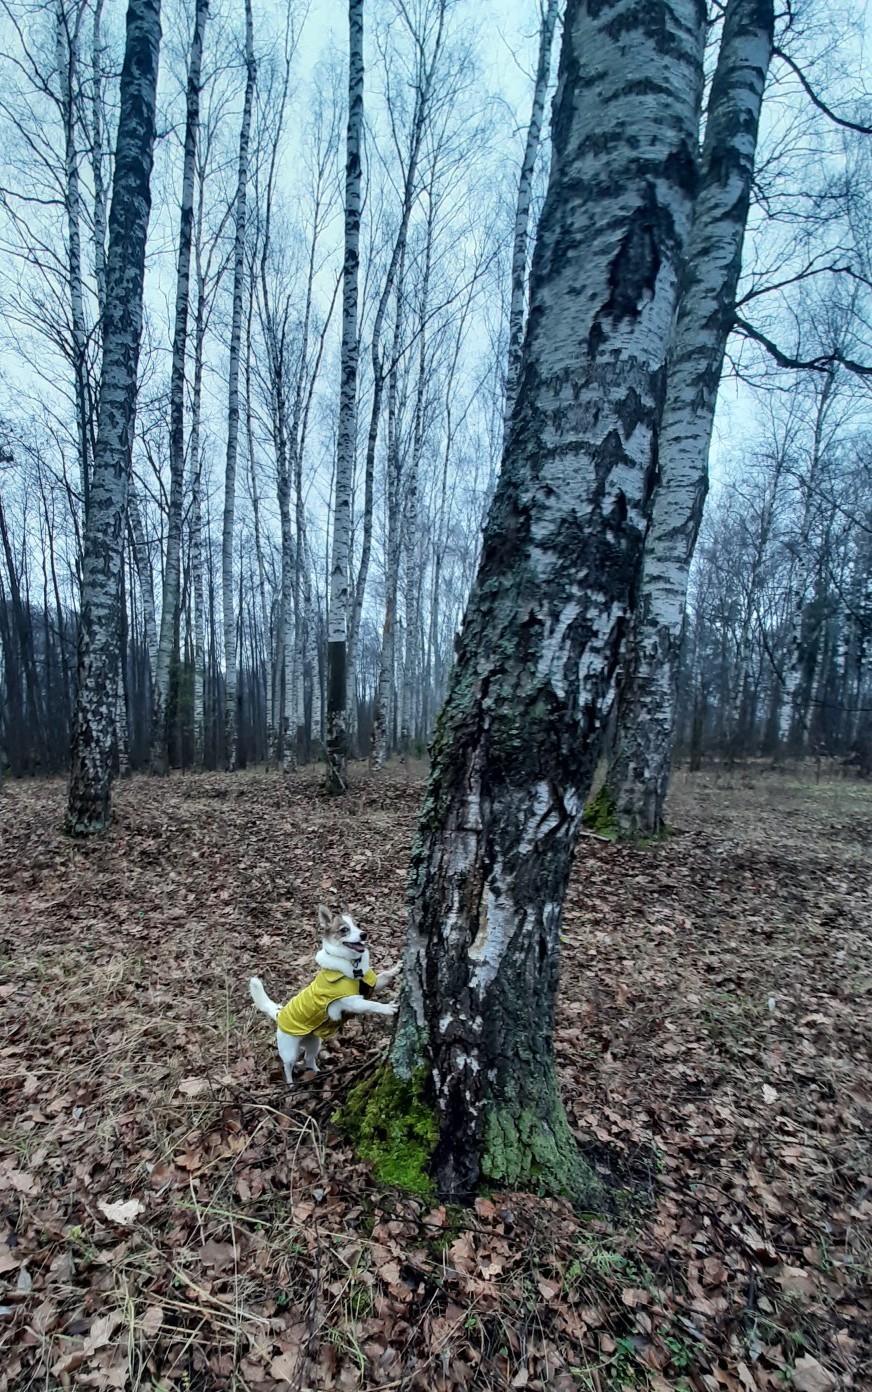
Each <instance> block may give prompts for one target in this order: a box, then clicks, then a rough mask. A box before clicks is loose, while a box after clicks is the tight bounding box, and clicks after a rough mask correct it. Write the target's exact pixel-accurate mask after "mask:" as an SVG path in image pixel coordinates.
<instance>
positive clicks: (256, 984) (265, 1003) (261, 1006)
mask: <svg viewBox="0 0 872 1392" xmlns="http://www.w3.org/2000/svg"><path fill="white" fill-rule="evenodd" d="M248 989H249V991H250V992H251V999H252V1000H253V1001H254V1003H255V1005H256V1006H257V1008H258V1010H262V1011H263V1013H264V1015H268V1016H269V1017H270V1019H271V1020H276V1019H278V1013H279V1010H280V1009H281V1006H279V1005H276V1003H275V1001H273V1000H270V998H269V996H268V995H267V993H266V991H265V990H264V989H263V982H262V981H261V979H260V977H259V976H253V977H252V978H251V980H250V981H249V983H248Z"/></svg>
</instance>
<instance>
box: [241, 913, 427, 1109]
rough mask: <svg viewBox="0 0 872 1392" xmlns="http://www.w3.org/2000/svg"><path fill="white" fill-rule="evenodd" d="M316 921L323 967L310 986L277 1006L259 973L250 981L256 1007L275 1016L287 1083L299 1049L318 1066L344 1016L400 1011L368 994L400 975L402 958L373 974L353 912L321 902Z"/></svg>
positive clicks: (290, 1082) (309, 1062) (291, 1082)
mask: <svg viewBox="0 0 872 1392" xmlns="http://www.w3.org/2000/svg"><path fill="white" fill-rule="evenodd" d="M318 923H319V926H320V928H321V932H322V934H323V937H322V939H321V949H320V951H319V952H318V953H316V955H315V962H316V964H317V965H318V967H320V971H319V972H318V975H317V976H316V977H315V979H314V981H313V982H311V984H310V985H309V986H306V987H304V989H303V990H302V991H299V992H298V993H297V995H296V996H294V997H293V998H292V999H291V1000H289V1001H288V1002H287V1004H286V1005H282V1006H279V1005H276V1003H275V1001H272V1000H270V998H269V996H268V995H267V993H266V991H265V990H264V987H263V982H262V981H261V979H260V977H258V976H253V977H252V978H251V980H250V981H249V983H248V989H249V991H250V992H251V999H252V1000H253V1001H254V1003H255V1005H256V1006H257V1008H258V1010H262V1011H263V1013H264V1015H268V1016H269V1017H270V1019H271V1020H275V1022H276V1044H277V1045H278V1050H279V1057H280V1058H281V1061H282V1063H283V1065H284V1069H285V1078H286V1079H287V1083H288V1087H293V1085H294V1064H295V1063H296V1062H297V1059H298V1058H299V1057H300V1050H301V1049H302V1050H303V1052H304V1056H305V1062H306V1067H307V1068H311V1069H312V1071H313V1072H314V1073H317V1072H318V1062H317V1060H318V1051H319V1049H320V1048H321V1040H322V1039H330V1038H331V1037H332V1036H333V1035H334V1034H336V1033H337V1031H338V1030H339V1029H340V1027H341V1025H342V1019H343V1016H345V1015H395V1014H396V1013H397V1007H396V1006H395V1005H382V1004H381V1003H380V1002H379V1001H374V1000H371V999H370V997H371V996H372V994H373V992H375V991H379V990H381V988H382V987H383V986H384V985H386V984H387V982H388V981H391V980H392V979H393V978H394V977H395V976H396V975H397V973H398V971H399V970H400V966H399V964H398V965H397V966H395V967H391V969H390V971H384V972H379V974H378V975H376V974H375V972H374V971H373V970H372V968H371V967H370V964H369V949H368V948H367V945H366V933H363V932H361V930H360V929H359V928H358V926H357V924H356V923H355V921H354V919H353V918H352V917H351V914H347V913H343V914H337V913H332V912H331V911H330V909H328V908H326V907H325V905H324V904H319V905H318Z"/></svg>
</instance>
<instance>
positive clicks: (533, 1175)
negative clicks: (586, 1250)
mask: <svg viewBox="0 0 872 1392" xmlns="http://www.w3.org/2000/svg"><path fill="white" fill-rule="evenodd" d="M548 1110H549V1112H550V1115H549V1116H548V1118H547V1120H546V1119H543V1118H542V1117H541V1116H539V1115H537V1114H536V1113H535V1112H532V1111H529V1110H527V1109H521V1110H520V1111H519V1112H517V1113H516V1112H515V1111H514V1110H513V1109H512V1108H510V1107H506V1106H503V1107H498V1106H494V1107H491V1108H489V1110H488V1113H487V1118H486V1121H485V1143H484V1151H483V1154H482V1159H481V1169H482V1176H483V1178H484V1181H485V1182H486V1183H487V1184H488V1185H490V1186H492V1187H495V1188H501V1189H528V1190H532V1191H533V1192H535V1193H538V1194H544V1195H547V1196H549V1197H556V1196H561V1197H563V1198H567V1199H571V1200H572V1202H573V1203H574V1204H576V1205H578V1206H579V1207H581V1208H584V1209H587V1210H589V1211H596V1212H602V1211H604V1209H605V1196H604V1192H603V1187H602V1184H601V1182H600V1180H599V1179H598V1178H597V1176H596V1174H595V1173H594V1171H593V1169H592V1168H591V1166H590V1165H589V1164H588V1162H587V1161H586V1160H585V1159H584V1156H583V1155H582V1154H581V1151H580V1150H579V1148H578V1143H577V1141H576V1139H575V1137H574V1136H573V1134H572V1132H571V1131H570V1129H569V1123H568V1121H567V1120H566V1113H565V1112H564V1110H563V1103H562V1102H561V1101H560V1098H559V1097H558V1096H557V1094H556V1092H555V1094H554V1096H553V1097H552V1098H551V1099H550V1105H549V1108H548Z"/></svg>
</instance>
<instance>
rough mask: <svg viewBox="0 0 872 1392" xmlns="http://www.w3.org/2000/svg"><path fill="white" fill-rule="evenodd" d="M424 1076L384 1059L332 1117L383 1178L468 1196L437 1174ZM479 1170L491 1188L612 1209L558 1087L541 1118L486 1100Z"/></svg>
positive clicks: (426, 1192)
mask: <svg viewBox="0 0 872 1392" xmlns="http://www.w3.org/2000/svg"><path fill="white" fill-rule="evenodd" d="M427 1079H428V1070H427V1069H426V1067H421V1068H419V1069H418V1070H417V1071H416V1072H415V1073H414V1074H413V1075H412V1076H411V1077H410V1078H408V1079H405V1078H400V1077H399V1076H398V1075H397V1074H396V1073H395V1072H394V1070H393V1069H392V1068H391V1066H390V1064H383V1065H382V1066H381V1068H379V1069H378V1070H377V1071H376V1072H375V1073H374V1074H373V1075H372V1076H371V1077H369V1078H366V1079H364V1081H363V1082H362V1083H358V1085H357V1086H356V1087H355V1088H353V1089H352V1091H351V1092H350V1093H349V1095H348V1098H347V1099H346V1101H345V1103H344V1104H343V1106H342V1107H341V1108H340V1109H339V1111H338V1112H337V1113H336V1114H335V1115H334V1117H333V1121H334V1123H335V1125H336V1126H337V1127H338V1129H339V1131H340V1132H341V1133H342V1135H343V1136H344V1137H345V1138H346V1140H348V1141H350V1142H351V1144H352V1146H353V1147H354V1150H355V1151H356V1153H357V1154H358V1155H359V1156H360V1157H361V1158H362V1159H364V1160H369V1161H371V1162H372V1164H373V1168H374V1170H375V1174H376V1177H377V1178H378V1179H380V1180H381V1181H382V1182H383V1183H385V1184H393V1185H395V1186H396V1187H397V1188H398V1189H405V1190H406V1191H408V1192H409V1193H412V1194H419V1195H421V1196H422V1197H424V1198H433V1197H435V1196H437V1195H439V1196H440V1197H442V1198H449V1199H451V1200H453V1201H454V1202H463V1201H466V1202H471V1201H472V1200H473V1198H474V1197H475V1196H474V1194H467V1195H459V1194H457V1193H456V1192H455V1191H454V1190H452V1192H451V1193H442V1192H441V1190H440V1186H439V1183H438V1178H437V1177H434V1171H437V1170H438V1162H437V1163H436V1164H434V1157H435V1156H436V1152H437V1148H438V1135H439V1127H438V1120H437V1115H436V1111H435V1109H434V1108H433V1107H432V1106H431V1104H430V1102H429V1100H428V1098H427ZM480 1169H481V1176H482V1187H483V1188H484V1189H487V1190H489V1189H524V1190H529V1191H531V1192H534V1193H538V1194H543V1195H547V1196H549V1197H555V1196H560V1197H563V1198H569V1199H571V1200H572V1202H573V1203H575V1204H576V1205H577V1206H579V1207H581V1208H584V1209H587V1210H588V1211H595V1212H604V1211H605V1210H606V1208H607V1201H606V1197H605V1194H604V1190H603V1186H602V1183H601V1181H600V1180H599V1178H598V1177H597V1175H596V1174H595V1173H594V1171H593V1169H592V1167H591V1166H590V1165H589V1163H588V1162H587V1161H586V1160H585V1159H584V1157H583V1155H582V1154H581V1151H580V1150H579V1148H578V1144H577V1142H576V1140H575V1137H574V1136H573V1134H572V1132H571V1131H570V1129H569V1123H568V1122H567V1120H566V1114H565V1113H564V1110H563V1104H562V1103H561V1101H560V1099H559V1097H558V1096H557V1093H556V1091H555V1092H554V1093H553V1095H552V1096H551V1097H550V1098H549V1102H548V1107H547V1109H546V1116H545V1117H544V1118H543V1117H542V1116H539V1115H537V1114H536V1113H535V1112H533V1111H532V1110H528V1109H525V1108H521V1109H519V1110H517V1111H516V1110H514V1109H513V1108H511V1107H510V1106H508V1105H503V1106H496V1105H492V1106H490V1107H489V1109H488V1112H487V1120H486V1123H485V1136H484V1144H483V1149H482V1154H481V1165H480Z"/></svg>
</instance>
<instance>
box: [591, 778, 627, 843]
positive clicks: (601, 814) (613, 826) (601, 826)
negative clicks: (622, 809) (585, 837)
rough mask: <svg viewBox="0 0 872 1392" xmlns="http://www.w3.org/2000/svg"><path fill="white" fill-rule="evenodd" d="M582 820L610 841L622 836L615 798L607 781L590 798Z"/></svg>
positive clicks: (598, 834)
mask: <svg viewBox="0 0 872 1392" xmlns="http://www.w3.org/2000/svg"><path fill="white" fill-rule="evenodd" d="M581 820H582V824H583V825H584V826H586V827H587V829H588V831H595V832H596V834H597V836H606V837H608V839H609V841H617V840H618V838H619V837H620V834H621V829H620V826H619V825H618V818H617V812H616V809H615V800H614V798H613V797H612V795H611V793H610V792H609V790H608V787H607V785H606V784H605V783H604V784H603V785H602V787H601V788H600V790H599V792H598V793H595V794H594V796H593V797H592V798H591V799H590V802H589V803H588V804H587V806H586V807H585V809H584V815H583V817H582V819H581Z"/></svg>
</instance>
